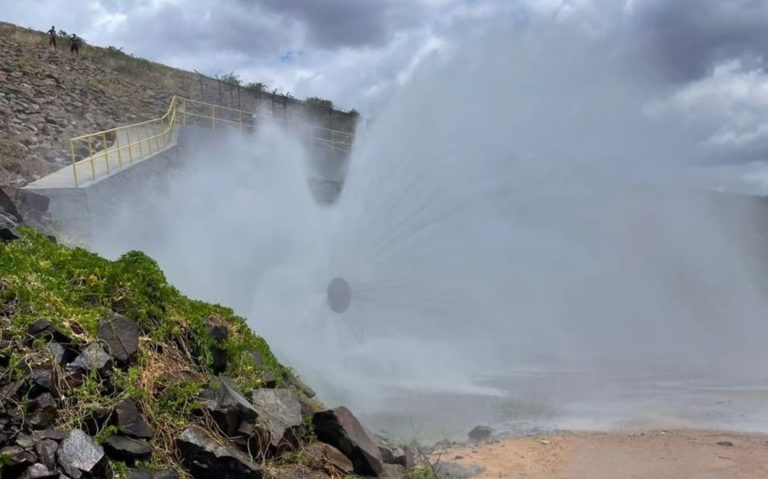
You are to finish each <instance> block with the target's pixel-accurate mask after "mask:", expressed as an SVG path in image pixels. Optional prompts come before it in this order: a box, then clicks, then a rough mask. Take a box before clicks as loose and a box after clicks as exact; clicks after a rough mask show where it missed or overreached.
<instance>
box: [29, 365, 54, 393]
mask: <svg viewBox="0 0 768 479" xmlns="http://www.w3.org/2000/svg"><path fill="white" fill-rule="evenodd" d="M29 381H30V383H31V386H32V389H33V391H32V396H36V395H37V394H40V393H42V392H55V390H56V380H55V377H54V373H53V368H52V367H51V366H50V365H48V366H40V367H36V368H34V369H33V370H32V372H31V373H30V374H29Z"/></svg>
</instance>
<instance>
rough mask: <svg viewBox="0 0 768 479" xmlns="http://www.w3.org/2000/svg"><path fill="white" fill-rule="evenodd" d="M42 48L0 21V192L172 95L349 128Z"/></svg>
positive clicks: (166, 74)
mask: <svg viewBox="0 0 768 479" xmlns="http://www.w3.org/2000/svg"><path fill="white" fill-rule="evenodd" d="M60 43H63V45H60V46H59V50H58V51H53V50H51V49H49V48H48V46H47V40H46V37H45V34H43V33H42V32H37V31H33V30H28V29H24V28H20V27H17V26H15V25H11V24H8V23H2V22H0V186H2V185H14V186H19V185H23V184H25V183H27V182H29V181H32V180H34V179H37V178H39V177H41V176H44V175H46V174H48V173H50V172H51V171H55V170H57V169H59V168H61V167H62V166H64V165H66V164H68V162H69V161H70V159H69V153H68V140H69V138H71V137H73V136H78V135H81V134H84V133H89V132H95V131H101V130H104V129H108V128H112V127H115V126H118V125H122V124H128V123H133V122H137V121H142V120H146V119H150V118H155V117H157V116H159V115H161V114H162V113H164V112H165V111H166V110H167V108H168V106H169V104H170V101H171V98H172V96H173V95H180V96H185V97H188V98H193V99H202V100H204V101H207V102H210V103H216V104H223V105H225V106H231V107H235V108H237V107H239V108H241V109H244V110H248V111H255V110H256V109H257V108H259V109H269V110H270V111H271V112H273V113H274V114H283V115H284V114H286V112H290V114H291V115H293V116H295V115H301V116H302V117H303V118H307V119H308V121H311V122H313V123H316V124H319V125H321V126H324V127H331V128H335V129H342V130H352V129H354V125H355V121H356V115H354V114H350V113H345V112H340V111H338V110H332V109H327V108H325V107H322V106H320V105H312V104H304V103H302V102H299V101H297V100H295V99H292V98H290V97H286V96H282V95H276V94H270V93H267V92H261V91H254V90H249V89H246V88H242V87H240V86H237V85H233V84H230V83H224V82H219V81H217V80H215V79H212V78H209V77H204V76H201V75H199V74H197V73H193V72H188V71H183V70H179V69H175V68H170V67H167V66H165V65H160V64H157V63H153V62H150V61H148V60H144V59H141V58H136V57H133V56H131V55H128V54H126V53H123V52H122V51H121V50H119V49H115V48H98V47H92V46H88V45H86V46H85V47H84V48H83V49H82V50H81V52H80V56H79V57H72V56H71V55H70V54H69V51H68V48H67V46H68V43H67V42H66V41H62V42H60Z"/></svg>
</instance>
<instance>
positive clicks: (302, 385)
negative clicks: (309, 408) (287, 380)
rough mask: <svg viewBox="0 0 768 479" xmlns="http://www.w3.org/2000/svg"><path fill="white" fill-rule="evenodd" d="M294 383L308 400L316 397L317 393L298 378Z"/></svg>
mask: <svg viewBox="0 0 768 479" xmlns="http://www.w3.org/2000/svg"><path fill="white" fill-rule="evenodd" d="M293 382H294V385H295V386H296V387H297V388H298V389H299V391H301V392H302V393H303V394H304V395H305V396H307V397H308V398H313V397H315V391H314V390H313V389H312V388H311V387H309V386H307V385H306V384H305V383H304V381H302V380H301V379H300V378H299V377H298V376H296V378H295V379H294V381H293Z"/></svg>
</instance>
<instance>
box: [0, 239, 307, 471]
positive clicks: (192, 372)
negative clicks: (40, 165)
mask: <svg viewBox="0 0 768 479" xmlns="http://www.w3.org/2000/svg"><path fill="white" fill-rule="evenodd" d="M114 313H117V314H122V315H125V316H127V317H129V318H131V319H133V320H134V321H136V322H137V323H138V324H139V326H140V328H141V330H142V338H141V342H140V347H139V353H138V354H137V357H135V358H134V359H133V360H132V362H131V364H130V365H129V366H125V367H122V368H115V369H114V370H113V371H112V374H111V376H110V375H107V376H102V375H100V374H98V373H96V372H92V373H91V374H90V375H88V376H87V377H76V375H74V374H72V373H70V372H68V371H66V370H64V369H62V368H61V366H59V365H58V364H57V363H56V362H55V361H54V360H53V358H52V357H51V356H50V355H49V354H46V353H45V351H46V350H45V349H44V348H41V347H40V346H41V345H40V344H36V342H35V341H34V340H33V339H32V338H30V337H29V335H28V333H27V329H28V327H29V325H30V324H31V323H32V322H33V321H35V320H37V319H39V318H44V319H47V320H49V321H51V322H53V323H54V324H55V325H56V327H57V328H58V329H59V330H60V331H61V332H62V333H63V334H64V335H66V336H67V337H69V338H70V339H72V340H73V342H75V343H76V345H75V347H76V348H77V349H80V348H82V347H84V346H85V345H87V344H89V343H91V342H93V341H96V338H97V331H98V324H99V321H100V320H102V319H106V318H109V317H111V316H112V315H113V314H114ZM214 327H219V328H222V327H224V328H225V329H226V331H227V337H226V339H225V340H224V341H220V342H216V340H215V339H214V337H213V335H212V328H214ZM0 341H1V342H2V343H3V344H4V347H3V348H2V351H0V356H4V357H5V360H7V362H8V368H6V369H5V371H4V372H3V373H1V374H9V375H11V377H6V378H5V379H7V380H11V381H13V380H18V379H22V378H24V377H25V376H26V375H27V374H28V371H29V369H30V368H32V367H39V366H40V365H50V366H51V367H52V368H54V370H55V372H56V377H57V382H58V384H59V385H58V389H59V396H60V397H59V402H60V407H59V415H58V418H57V420H56V424H55V426H56V427H57V428H59V429H62V430H68V429H69V428H72V427H86V426H87V424H86V423H87V421H88V417H89V416H90V415H91V414H93V413H94V412H96V411H98V410H100V409H103V408H113V407H114V406H115V405H116V404H117V403H118V402H119V401H121V400H123V399H133V400H135V401H136V402H137V403H138V405H139V408H140V409H141V410H142V412H143V415H144V417H145V418H146V419H147V421H148V422H149V423H150V425H151V426H152V427H153V428H154V430H155V431H156V435H155V439H154V440H153V446H154V448H155V452H156V455H155V457H154V459H153V461H154V463H156V464H155V465H156V466H157V467H161V466H166V467H167V466H171V467H173V466H174V465H175V458H174V456H173V440H174V438H175V437H176V435H177V434H178V432H179V431H180V430H181V429H183V428H184V427H185V426H187V425H188V424H190V423H191V422H194V421H198V420H201V419H204V417H203V415H204V413H203V412H202V411H201V409H202V408H201V407H200V404H199V403H198V402H197V399H196V396H197V393H198V392H199V391H200V390H202V389H203V388H204V387H206V386H207V385H208V383H209V381H210V378H211V375H212V374H214V373H216V372H218V371H215V370H214V360H215V358H216V357H217V356H219V357H220V356H221V355H222V354H224V355H225V357H226V364H225V366H224V367H223V371H221V374H222V375H225V376H228V377H230V378H232V379H234V380H235V381H236V382H237V383H238V385H239V386H240V387H241V388H242V389H243V390H244V391H250V390H252V389H254V388H257V387H260V386H262V385H263V383H264V381H265V378H266V377H267V376H271V377H274V378H275V379H276V380H277V382H278V384H286V383H287V382H292V381H293V377H292V374H291V372H290V371H289V370H288V369H287V368H284V367H283V366H282V365H280V364H279V363H278V361H277V359H276V358H275V357H274V356H273V355H272V353H271V351H270V349H269V347H268V345H267V343H266V342H265V341H264V339H262V338H261V337H259V336H256V335H255V334H254V333H253V332H252V331H251V330H250V328H249V327H248V325H247V324H246V322H245V320H243V319H242V318H240V317H237V316H235V314H234V313H233V312H232V311H231V310H230V309H228V308H225V307H222V306H218V305H212V304H207V303H203V302H201V301H194V300H191V299H189V298H187V297H185V296H184V295H182V294H181V293H180V292H179V291H178V290H177V289H176V288H174V287H173V286H171V285H170V284H168V282H167V281H166V279H165V276H164V274H163V272H162V271H161V270H160V268H159V267H158V265H157V263H155V261H153V260H152V259H151V258H149V257H147V256H146V255H144V254H143V253H140V252H137V251H132V252H129V253H126V254H125V255H123V256H122V257H120V258H119V259H118V260H116V261H109V260H106V259H104V258H101V257H99V256H97V255H95V254H93V253H90V252H88V251H86V250H84V249H81V248H69V247H67V246H63V245H59V244H56V243H55V242H53V241H51V240H49V239H48V238H47V237H45V236H43V235H42V234H40V233H38V232H36V231H34V230H32V229H29V228H22V238H21V239H20V240H17V241H14V242H11V243H7V244H0ZM19 407H23V405H19ZM22 410H24V409H22ZM114 432H116V431H114V430H110V429H109V426H107V427H106V428H103V429H102V430H100V431H96V432H95V433H94V434H95V437H96V438H97V440H99V441H100V440H103V439H105V438H106V437H108V436H109V435H110V434H112V433H114Z"/></svg>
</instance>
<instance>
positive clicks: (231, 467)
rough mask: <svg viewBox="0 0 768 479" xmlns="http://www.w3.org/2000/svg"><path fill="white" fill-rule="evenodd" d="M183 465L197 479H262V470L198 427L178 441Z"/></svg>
mask: <svg viewBox="0 0 768 479" xmlns="http://www.w3.org/2000/svg"><path fill="white" fill-rule="evenodd" d="M176 444H177V446H178V448H179V450H180V452H181V456H182V461H183V463H184V465H185V466H186V467H187V469H189V472H190V473H191V474H192V477H194V478H196V479H223V478H227V479H229V478H231V479H260V478H261V470H260V469H259V468H258V467H257V466H256V465H255V464H253V462H251V460H250V458H249V457H248V456H247V455H245V454H244V453H242V452H240V451H239V450H237V449H235V448H234V447H232V446H229V445H226V444H225V445H221V444H219V443H218V442H216V440H214V438H213V437H211V435H210V434H208V432H206V431H205V430H204V429H203V428H201V427H199V426H189V427H188V428H186V429H185V430H184V431H183V432H182V433H181V434H180V435H179V437H178V438H177V439H176Z"/></svg>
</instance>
